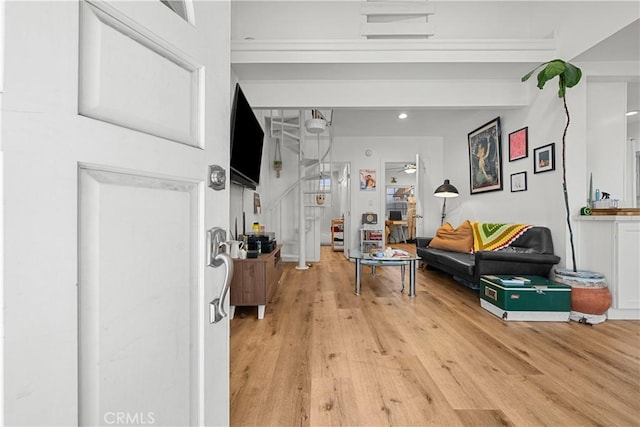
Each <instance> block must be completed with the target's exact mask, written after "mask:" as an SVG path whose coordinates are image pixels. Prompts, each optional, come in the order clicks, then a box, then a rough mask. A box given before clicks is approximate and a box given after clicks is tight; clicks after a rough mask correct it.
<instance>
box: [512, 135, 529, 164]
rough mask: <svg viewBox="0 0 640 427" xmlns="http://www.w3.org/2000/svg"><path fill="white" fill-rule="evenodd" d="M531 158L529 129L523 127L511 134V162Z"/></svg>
mask: <svg viewBox="0 0 640 427" xmlns="http://www.w3.org/2000/svg"><path fill="white" fill-rule="evenodd" d="M527 156H529V128H528V127H523V128H522V129H518V130H517V131H515V132H511V133H510V134H509V161H510V162H513V161H514V160H519V159H524V158H525V157H527Z"/></svg>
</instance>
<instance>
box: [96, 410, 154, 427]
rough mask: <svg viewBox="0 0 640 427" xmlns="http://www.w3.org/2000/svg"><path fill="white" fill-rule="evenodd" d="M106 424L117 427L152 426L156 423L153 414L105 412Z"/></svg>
mask: <svg viewBox="0 0 640 427" xmlns="http://www.w3.org/2000/svg"><path fill="white" fill-rule="evenodd" d="M103 419H104V422H105V424H107V425H115V426H150V425H153V424H155V423H156V416H155V414H154V413H153V412H105V413H104V417H103Z"/></svg>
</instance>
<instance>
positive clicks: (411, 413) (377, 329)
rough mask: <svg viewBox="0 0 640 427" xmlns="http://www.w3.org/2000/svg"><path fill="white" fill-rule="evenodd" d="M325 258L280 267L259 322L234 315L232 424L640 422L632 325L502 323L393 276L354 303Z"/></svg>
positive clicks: (338, 256) (638, 345) (428, 280)
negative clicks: (403, 285) (412, 292)
mask: <svg viewBox="0 0 640 427" xmlns="http://www.w3.org/2000/svg"><path fill="white" fill-rule="evenodd" d="M393 246H394V247H403V245H393ZM407 248H411V249H413V248H412V246H411V245H408V246H407ZM321 259H322V261H321V262H320V263H316V264H313V266H312V267H311V268H310V269H309V270H306V271H298V270H296V269H295V268H294V267H295V264H292V263H287V264H285V266H284V271H283V276H282V281H281V285H280V287H279V289H278V291H277V292H276V294H275V297H274V299H273V301H272V302H271V303H270V304H268V305H267V310H266V314H265V318H264V320H257V318H256V309H255V308H238V309H237V310H236V317H235V318H234V319H232V320H231V349H230V359H231V362H230V363H231V367H230V369H231V379H230V381H231V390H230V394H231V425H232V426H243V425H254V426H267V425H270V426H334V425H335V426H337V425H344V426H386V425H396V426H462V425H469V426H493V425H496V426H497V425H513V426H592V425H593V426H638V425H640V321H611V320H609V321H606V322H605V323H603V324H600V325H595V326H587V325H583V324H579V323H576V322H568V323H564V322H549V323H547V322H503V321H502V320H500V319H498V318H496V317H494V316H493V315H491V314H489V313H488V312H486V311H484V310H483V309H482V308H480V305H479V302H478V293H477V292H475V291H472V290H470V289H467V288H465V287H463V286H460V285H458V284H456V283H455V282H453V281H452V280H451V278H450V277H449V276H447V275H445V274H443V273H439V272H436V271H426V270H419V271H418V273H417V280H416V289H417V296H416V298H409V297H408V296H407V293H406V290H405V292H404V293H403V294H401V293H400V280H399V278H400V272H399V268H398V267H385V268H378V269H377V277H375V278H373V277H371V276H370V275H369V271H370V269H369V268H368V267H365V268H364V270H363V273H364V274H363V275H362V276H363V285H362V294H361V296H356V295H354V292H353V290H354V265H353V264H352V263H350V262H349V261H347V260H345V259H344V257H343V255H342V253H337V252H332V251H331V250H330V248H329V247H322V256H321ZM407 279H408V277H407Z"/></svg>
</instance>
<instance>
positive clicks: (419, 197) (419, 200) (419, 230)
mask: <svg viewBox="0 0 640 427" xmlns="http://www.w3.org/2000/svg"><path fill="white" fill-rule="evenodd" d="M425 170H426V169H425V166H424V161H423V160H422V158H421V157H420V154H416V173H415V176H416V187H415V191H414V195H415V198H416V212H415V215H414V217H415V224H416V236H424V235H425V231H424V220H423V212H424V200H425V195H424V185H423V182H422V180H423V177H424V173H425Z"/></svg>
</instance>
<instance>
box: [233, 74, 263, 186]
mask: <svg viewBox="0 0 640 427" xmlns="http://www.w3.org/2000/svg"><path fill="white" fill-rule="evenodd" d="M263 141H264V131H263V130H262V127H261V126H260V122H259V121H258V119H257V118H256V116H255V114H253V110H252V109H251V106H250V105H249V102H248V101H247V98H246V97H245V96H244V93H242V89H240V85H239V84H236V90H235V94H234V96H233V105H232V107H231V174H230V177H229V178H230V180H231V182H233V183H236V184H239V185H242V186H245V187H248V188H251V189H253V190H255V189H256V186H257V185H258V184H260V166H261V163H262V145H263Z"/></svg>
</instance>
